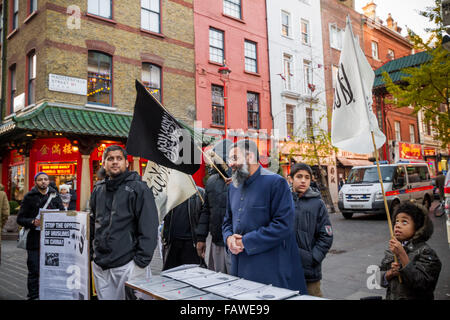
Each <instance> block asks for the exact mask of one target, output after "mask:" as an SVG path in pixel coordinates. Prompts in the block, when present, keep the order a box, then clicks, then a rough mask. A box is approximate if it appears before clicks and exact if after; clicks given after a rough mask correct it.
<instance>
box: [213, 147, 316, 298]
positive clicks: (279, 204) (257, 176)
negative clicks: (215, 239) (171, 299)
mask: <svg viewBox="0 0 450 320" xmlns="http://www.w3.org/2000/svg"><path fill="white" fill-rule="evenodd" d="M228 164H229V166H230V167H231V169H232V185H230V187H229V189H228V201H227V211H226V213H225V217H224V222H223V225H222V231H223V239H224V242H225V243H226V245H227V248H228V250H229V251H230V252H231V253H232V255H231V274H232V275H235V276H238V277H241V278H244V279H247V280H251V281H256V282H260V283H265V284H272V285H273V286H276V287H281V288H287V289H291V290H297V291H299V292H300V294H307V290H306V283H305V278H304V274H303V268H302V264H301V258H300V255H299V253H298V249H297V243H296V240H295V235H294V205H293V200H292V195H291V192H290V190H289V186H288V184H287V182H286V180H285V179H283V177H281V176H279V175H277V174H274V173H272V172H270V171H268V170H266V169H264V168H262V167H261V166H260V165H259V153H258V148H257V146H256V144H255V143H254V142H253V141H251V140H240V141H238V142H237V143H235V144H234V145H233V146H232V147H231V149H230V152H229V162H228Z"/></svg>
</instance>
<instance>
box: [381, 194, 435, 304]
mask: <svg viewBox="0 0 450 320" xmlns="http://www.w3.org/2000/svg"><path fill="white" fill-rule="evenodd" d="M392 221H393V222H394V223H395V224H394V238H392V239H391V240H390V241H389V250H387V251H386V254H385V257H384V259H383V260H382V261H381V266H380V269H381V271H382V273H381V285H382V286H383V287H385V288H387V291H386V300H402V299H410V300H411V299H422V300H433V299H434V295H433V292H434V289H435V287H436V283H437V281H438V278H439V273H440V272H441V267H442V264H441V261H440V260H439V258H438V256H437V255H436V252H434V250H433V249H431V248H430V246H429V245H428V244H427V243H426V242H425V241H427V240H428V239H429V238H430V237H431V235H432V234H433V223H432V222H431V220H430V219H429V218H428V215H427V213H426V211H425V210H423V209H422V208H421V207H419V206H417V205H415V204H413V203H411V202H405V203H404V204H401V205H400V206H399V207H398V209H397V210H396V212H394V216H393V219H392ZM394 255H396V256H397V261H398V263H395V262H394ZM383 271H384V272H383ZM398 276H400V277H401V281H402V282H401V283H400V282H399V277H398Z"/></svg>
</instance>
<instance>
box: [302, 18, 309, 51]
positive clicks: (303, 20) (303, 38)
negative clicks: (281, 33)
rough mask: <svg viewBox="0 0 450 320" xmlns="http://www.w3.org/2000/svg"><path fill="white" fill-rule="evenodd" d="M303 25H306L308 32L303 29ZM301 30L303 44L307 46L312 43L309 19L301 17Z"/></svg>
mask: <svg viewBox="0 0 450 320" xmlns="http://www.w3.org/2000/svg"><path fill="white" fill-rule="evenodd" d="M303 25H306V29H307V30H306V33H305V32H304V30H303ZM300 32H301V35H302V44H304V45H306V46H310V45H311V24H310V23H309V20H306V19H303V18H302V19H301V20H300ZM305 35H306V42H305Z"/></svg>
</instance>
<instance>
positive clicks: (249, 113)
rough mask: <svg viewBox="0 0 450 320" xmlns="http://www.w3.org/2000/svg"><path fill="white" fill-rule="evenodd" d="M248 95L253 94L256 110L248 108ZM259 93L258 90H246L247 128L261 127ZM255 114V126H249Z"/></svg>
mask: <svg viewBox="0 0 450 320" xmlns="http://www.w3.org/2000/svg"><path fill="white" fill-rule="evenodd" d="M249 95H254V96H255V97H256V99H255V101H256V106H257V110H256V111H255V110H250V108H249ZM260 102H261V99H260V94H259V93H258V92H253V91H247V127H248V129H257V130H258V129H260V127H261V120H260V110H261V107H260ZM254 115H256V126H253V125H252V126H250V124H253V119H254V118H253V116H254Z"/></svg>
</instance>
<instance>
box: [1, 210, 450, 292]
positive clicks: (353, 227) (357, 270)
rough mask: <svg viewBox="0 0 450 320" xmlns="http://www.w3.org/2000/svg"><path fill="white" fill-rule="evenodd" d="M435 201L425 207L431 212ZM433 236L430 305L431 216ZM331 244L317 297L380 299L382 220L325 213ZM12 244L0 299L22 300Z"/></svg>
mask: <svg viewBox="0 0 450 320" xmlns="http://www.w3.org/2000/svg"><path fill="white" fill-rule="evenodd" d="M436 205H437V201H435V202H434V203H433V205H432V207H431V210H430V212H432V210H433V208H434V206H436ZM430 217H431V219H432V220H433V223H434V234H433V236H432V237H431V239H430V240H429V241H428V244H429V245H430V246H431V247H432V248H433V249H434V250H435V251H436V252H437V255H438V256H439V258H440V260H441V262H442V270H441V273H440V276H439V281H438V284H437V287H436V290H435V299H436V300H450V249H449V244H448V242H447V231H446V225H445V216H443V217H438V218H436V217H434V216H433V215H432V214H430ZM330 219H331V224H332V226H333V233H334V241H333V246H332V247H331V250H330V252H329V253H328V255H327V256H326V258H325V260H324V261H323V264H322V274H323V279H322V293H323V295H324V297H325V298H329V299H338V300H359V299H360V298H364V297H369V296H382V297H383V298H384V297H385V294H386V291H385V289H376V288H372V287H374V283H375V282H374V279H375V273H374V271H373V270H374V269H373V268H376V266H377V265H378V264H379V263H380V262H381V259H382V258H383V256H384V250H386V248H387V244H388V240H389V238H390V235H389V228H388V224H387V220H386V218H385V217H384V216H376V215H364V214H360V215H354V217H353V218H352V219H351V220H346V219H344V218H343V216H342V215H341V214H340V213H336V214H330ZM16 244H17V241H16V240H2V251H1V264H0V300H24V299H26V295H27V285H26V279H27V265H26V251H25V250H23V249H18V248H17V247H16ZM150 267H151V270H152V273H153V274H154V275H157V274H160V273H161V269H162V260H161V258H160V256H159V250H158V249H157V250H155V254H154V256H153V259H152V262H151V264H150Z"/></svg>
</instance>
